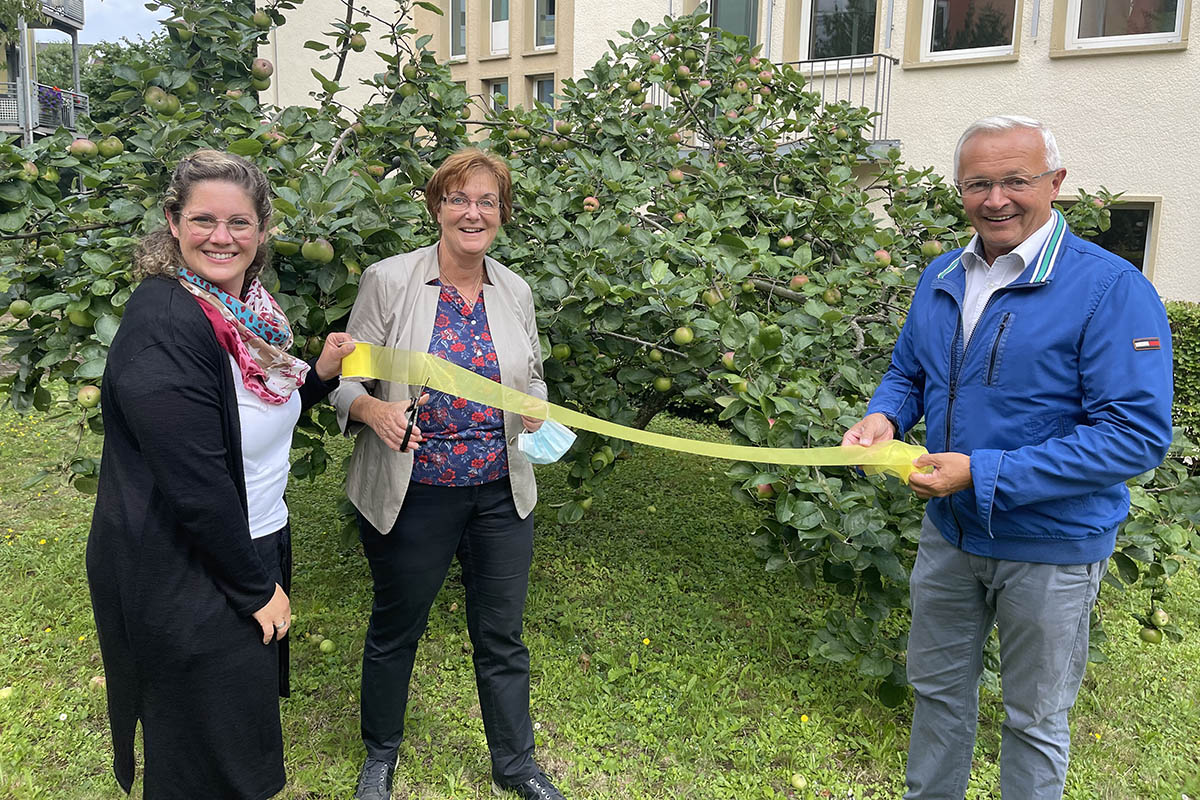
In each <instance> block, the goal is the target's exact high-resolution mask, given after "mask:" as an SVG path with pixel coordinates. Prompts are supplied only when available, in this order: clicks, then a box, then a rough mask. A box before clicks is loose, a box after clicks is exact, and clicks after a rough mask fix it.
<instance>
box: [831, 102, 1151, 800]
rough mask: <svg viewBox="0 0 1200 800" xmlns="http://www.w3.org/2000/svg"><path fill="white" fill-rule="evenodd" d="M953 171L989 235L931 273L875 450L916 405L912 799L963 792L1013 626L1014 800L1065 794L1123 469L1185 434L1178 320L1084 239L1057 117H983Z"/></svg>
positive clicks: (1119, 263) (1006, 776)
mask: <svg viewBox="0 0 1200 800" xmlns="http://www.w3.org/2000/svg"><path fill="white" fill-rule="evenodd" d="M954 169H955V178H956V182H957V185H958V188H959V191H960V192H961V194H962V199H963V206H964V208H965V209H966V213H967V217H968V218H969V219H970V220H971V223H972V224H973V225H974V226H975V235H974V236H973V237H972V239H971V241H970V242H969V243H968V244H967V246H966V248H964V249H962V250H957V251H954V252H951V253H947V254H946V255H944V256H941V257H939V258H938V259H936V260H934V261H933V262H932V263H931V264H930V265H929V266H928V267H926V269H925V271H924V273H923V274H922V276H921V279H920V282H919V283H918V285H917V289H916V294H915V295H914V297H913V302H912V307H911V309H910V310H909V313H908V318H907V320H906V321H905V323H904V328H903V329H902V330H901V332H900V338H899V339H898V340H897V342H896V346H895V349H894V350H893V352H892V362H891V366H890V367H889V368H888V370H887V372H886V373H885V375H884V376H883V381H882V382H881V384H880V386H879V388H878V390H876V392H875V395H874V396H873V397H872V399H871V403H870V405H869V406H868V409H867V416H866V417H864V418H863V419H862V421H860V422H859V423H857V424H856V425H854V427H852V428H851V429H850V430H849V431H847V432H846V435H845V437H844V439H843V444H846V445H870V444H872V443H877V442H881V441H886V440H888V439H891V438H893V437H895V436H900V435H902V434H903V433H904V432H905V431H907V430H909V429H910V428H912V427H913V426H914V425H915V424H916V423H917V422H918V421H919V420H920V419H921V418H922V417H924V418H925V425H926V440H927V446H928V448H929V451H930V454H929V455H927V456H922V457H921V458H919V459H917V460H916V461H915V462H914V463H915V464H916V465H917V466H923V467H928V468H931V471H930V472H929V473H928V474H916V473H914V474H913V475H912V478H911V482H910V486H911V487H912V490H913V491H914V492H916V493H917V495H918V496H920V497H923V498H930V500H929V504H928V506H927V508H926V514H925V519H924V522H923V525H922V531H921V541H920V545H919V547H918V551H917V561H916V564H915V565H914V567H913V571H912V576H911V578H910V587H911V588H910V592H911V600H912V631H911V633H910V635H909V643H908V679H909V681H910V682H911V683H912V685H913V689H914V691H915V693H916V705H915V709H914V712H913V726H912V736H911V739H910V742H909V755H908V770H907V778H906V780H907V786H908V792H907V793H906V794H905V797H906V798H914V799H915V798H921V800H930V799H932V798H937V799H938V800H943V799H944V800H962V798H963V796H964V794H965V793H966V788H967V779H968V777H969V774H970V769H971V755H972V752H973V750H974V743H975V723H976V718H977V716H978V704H979V693H978V686H979V676H980V673H981V671H982V653H983V646H984V642H985V640H986V639H987V637H988V635H989V633H990V632H991V629H992V625H993V624H996V625H997V626H998V627H999V633H1000V657H1001V678H1002V684H1003V690H1004V710H1005V720H1004V727H1003V732H1002V736H1001V747H1000V749H1001V759H1000V788H1001V793H1002V795H1003V797H1004V798H1006V800H1042V798H1055V799H1057V798H1061V797H1062V792H1063V784H1064V781H1065V777H1066V769H1067V758H1068V753H1069V747H1070V730H1069V728H1068V725H1067V711H1068V710H1069V709H1070V708H1071V706H1072V705H1074V703H1075V697H1076V695H1077V694H1078V692H1079V685H1080V683H1081V681H1082V680H1083V672H1084V667H1085V665H1086V662H1087V651H1088V618H1089V614H1090V611H1091V608H1092V605H1093V603H1094V602H1095V599H1096V593H1097V591H1098V589H1099V585H1100V579H1101V577H1103V575H1104V571H1105V567H1106V565H1107V563H1108V557H1109V556H1110V555H1111V554H1112V551H1113V544H1114V542H1115V540H1116V534H1117V526H1118V525H1119V524H1120V523H1121V521H1122V520H1123V519H1124V518H1125V516H1126V514H1127V513H1128V511H1129V492H1128V491H1127V490H1126V488H1125V481H1126V480H1127V479H1129V478H1131V477H1133V476H1135V475H1138V474H1140V473H1142V472H1145V471H1147V470H1149V469H1152V468H1154V467H1156V466H1157V465H1158V464H1159V463H1160V462H1161V461H1162V458H1163V456H1164V455H1165V454H1166V451H1167V447H1168V445H1169V444H1170V441H1171V392H1172V380H1171V333H1170V329H1169V328H1168V325H1167V317H1166V312H1165V311H1164V309H1163V305H1162V302H1161V301H1160V300H1159V298H1158V295H1157V294H1156V292H1155V291H1154V287H1153V286H1151V284H1150V282H1149V281H1147V280H1146V279H1145V278H1144V277H1143V276H1142V274H1141V273H1140V272H1138V270H1137V269H1136V268H1135V267H1134V266H1133V265H1132V264H1130V263H1128V262H1127V261H1124V260H1123V259H1121V258H1118V257H1117V256H1115V255H1112V254H1111V253H1108V252H1106V251H1105V250H1103V249H1101V248H1099V247H1097V246H1096V245H1093V244H1091V243H1089V242H1087V241H1084V240H1083V239H1080V238H1078V237H1077V236H1075V235H1074V234H1072V233H1071V232H1070V231H1069V230H1068V229H1067V226H1066V222H1065V221H1064V220H1063V217H1062V214H1061V213H1060V212H1058V211H1057V210H1055V209H1054V208H1053V207H1052V205H1051V203H1052V202H1053V200H1054V199H1055V198H1056V197H1057V196H1058V190H1059V187H1060V186H1061V185H1062V181H1063V178H1064V177H1066V174H1067V173H1066V170H1065V169H1063V166H1062V159H1061V157H1060V156H1059V153H1058V147H1057V145H1056V144H1055V142H1054V137H1053V135H1052V134H1051V133H1050V131H1049V130H1048V129H1047V128H1046V127H1045V126H1044V125H1042V124H1041V123H1039V122H1036V121H1035V120H1031V119H1028V118H1025V117H989V118H987V119H982V120H980V121H978V122H976V123H974V124H973V125H971V126H970V127H969V128H967V130H966V132H965V133H963V135H962V138H961V139H959V142H958V148H957V149H956V151H955V157H954Z"/></svg>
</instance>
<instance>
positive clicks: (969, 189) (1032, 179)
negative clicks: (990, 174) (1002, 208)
mask: <svg viewBox="0 0 1200 800" xmlns="http://www.w3.org/2000/svg"><path fill="white" fill-rule="evenodd" d="M1056 172H1058V170H1056V169H1048V170H1046V171H1045V172H1043V173H1041V174H1040V175H1033V176H1029V177H1026V176H1024V175H1010V176H1009V177H1007V178H1001V179H1000V180H998V181H989V180H987V179H986V178H978V179H972V180H969V181H962V182H961V183H957V184H955V185H956V186H958V191H959V192H960V193H961V194H964V195H975V196H983V195H989V194H991V193H992V187H993V186H999V187H1000V191H1002V192H1004V193H1005V194H1021V193H1022V192H1028V191H1029V190H1030V189H1032V188H1033V185H1034V184H1035V183H1037V182H1038V180H1040V179H1041V178H1044V177H1046V176H1047V175H1053V174H1054V173H1056Z"/></svg>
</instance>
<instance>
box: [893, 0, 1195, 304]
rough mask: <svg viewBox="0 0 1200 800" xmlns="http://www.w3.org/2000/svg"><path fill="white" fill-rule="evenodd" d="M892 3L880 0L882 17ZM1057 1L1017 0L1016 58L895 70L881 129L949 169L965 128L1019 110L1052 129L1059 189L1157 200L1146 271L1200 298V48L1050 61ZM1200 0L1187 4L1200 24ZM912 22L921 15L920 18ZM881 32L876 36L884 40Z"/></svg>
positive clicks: (897, 38) (920, 157)
mask: <svg viewBox="0 0 1200 800" xmlns="http://www.w3.org/2000/svg"><path fill="white" fill-rule="evenodd" d="M892 1H894V2H895V8H894V15H895V16H894V23H895V25H894V29H893V31H892V47H891V49H890V50H889V51H888V52H889V53H890V54H891V55H894V56H896V57H897V58H900V57H901V56H902V54H903V46H904V32H905V25H906V23H907V19H906V4H905V3H904V2H901V0H892ZM1059 1H1061V0H1059ZM888 2H889V0H882V2H881V4H880V17H881V24H883V22H884V21H885V20H886V15H887V5H888ZM1054 2H1055V0H1042V2H1041V3H1040V9H1038V11H1039V12H1040V13H1039V16H1038V26H1037V27H1038V37H1037V38H1036V39H1035V38H1033V37H1032V36H1031V30H1032V26H1033V19H1034V13H1035V7H1036V6H1037V5H1038V4H1036V3H1034V2H1032V0H1026V1H1025V8H1024V11H1025V13H1024V19H1022V21H1021V26H1020V31H1019V33H1018V36H1019V37H1020V56H1019V59H1018V60H1017V61H1016V62H1002V63H990V64H971V65H960V66H944V67H927V68H917V69H911V68H909V69H905V68H899V67H898V68H897V69H896V70H895V72H894V83H893V86H892V94H891V115H890V126H889V135H890V136H892V137H894V138H898V139H899V140H900V142H901V149H902V151H903V153H904V160H905V161H906V162H908V163H910V164H914V165H917V166H932V167H934V168H935V169H936V170H937V171H938V172H940V173H941V174H943V175H946V176H950V175H951V172H952V167H953V154H954V145H955V143H956V142H957V141H958V137H959V135H960V134H961V133H962V131H963V129H965V128H966V127H967V125H969V124H970V123H971V122H973V121H974V120H976V119H978V118H980V117H983V116H987V115H990V114H1023V115H1026V116H1030V117H1034V118H1037V119H1040V120H1042V121H1043V122H1045V123H1046V124H1047V125H1049V126H1050V128H1051V129H1052V130H1053V131H1054V135H1055V138H1056V139H1057V140H1058V145H1059V150H1060V151H1061V152H1062V157H1063V162H1064V164H1065V166H1066V168H1067V178H1066V181H1065V182H1064V184H1063V191H1062V196H1067V195H1072V194H1075V193H1076V191H1077V190H1078V189H1080V188H1083V189H1087V190H1089V191H1094V190H1096V189H1098V188H1099V187H1100V186H1104V187H1106V188H1107V189H1108V190H1109V191H1112V192H1124V193H1126V194H1127V195H1131V196H1139V197H1140V196H1146V197H1151V198H1158V197H1161V198H1162V203H1161V206H1160V208H1159V210H1160V212H1161V213H1160V214H1159V216H1158V218H1157V219H1153V220H1152V221H1151V225H1152V226H1157V227H1158V232H1157V233H1158V235H1157V237H1155V238H1156V239H1157V251H1156V252H1154V253H1153V254H1152V255H1151V258H1152V261H1151V263H1149V264H1148V265H1147V272H1148V274H1149V276H1150V277H1151V279H1152V280H1153V281H1154V284H1155V286H1157V287H1158V290H1159V292H1160V293H1161V294H1163V295H1164V296H1166V297H1168V298H1172V299H1180V300H1193V301H1200V263H1198V262H1197V259H1196V256H1195V254H1196V253H1200V225H1198V224H1197V220H1200V187H1198V185H1197V176H1198V175H1200V170H1198V169H1197V164H1198V159H1197V156H1196V148H1195V135H1194V130H1195V117H1196V113H1197V109H1200V47H1198V46H1197V45H1196V44H1195V43H1192V45H1191V47H1189V48H1188V49H1186V50H1174V51H1160V52H1144V53H1130V54H1124V55H1093V56H1073V57H1068V58H1053V59H1052V58H1050V31H1051V14H1052V12H1053V4H1054ZM1198 18H1200V3H1194V4H1193V6H1192V25H1191V29H1192V30H1193V31H1196V30H1200V19H1198ZM918 24H919V22H918ZM880 41H881V42H882V41H884V39H883V37H881V38H880Z"/></svg>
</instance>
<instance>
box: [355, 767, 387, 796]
mask: <svg viewBox="0 0 1200 800" xmlns="http://www.w3.org/2000/svg"><path fill="white" fill-rule="evenodd" d="M395 769H396V766H395V764H389V763H388V762H386V761H377V760H375V759H373V758H368V759H367V760H366V763H364V764H363V767H362V772H360V773H358V788H357V789H355V790H354V800H392V773H393V772H395Z"/></svg>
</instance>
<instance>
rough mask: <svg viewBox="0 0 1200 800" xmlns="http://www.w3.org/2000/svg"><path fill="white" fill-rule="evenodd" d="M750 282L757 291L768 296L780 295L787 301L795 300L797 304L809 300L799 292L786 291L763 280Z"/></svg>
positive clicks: (758, 279)
mask: <svg viewBox="0 0 1200 800" xmlns="http://www.w3.org/2000/svg"><path fill="white" fill-rule="evenodd" d="M750 282H751V283H753V284H754V286H755V288H756V289H759V290H760V291H764V292H766V293H767V294H768V295H772V294H775V295H779V296H780V297H782V298H784V299H785V300H794V301H796V302H797V303H803V302H804V301H805V300H807V299H808V298H807V297H806V296H804V295H802V294H800V293H799V292H793V291H792V290H791V289H785V288H783V287H782V286H776V285H775V284H773V283H771V282H770V281H764V280H763V279H762V278H751V279H750Z"/></svg>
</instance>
